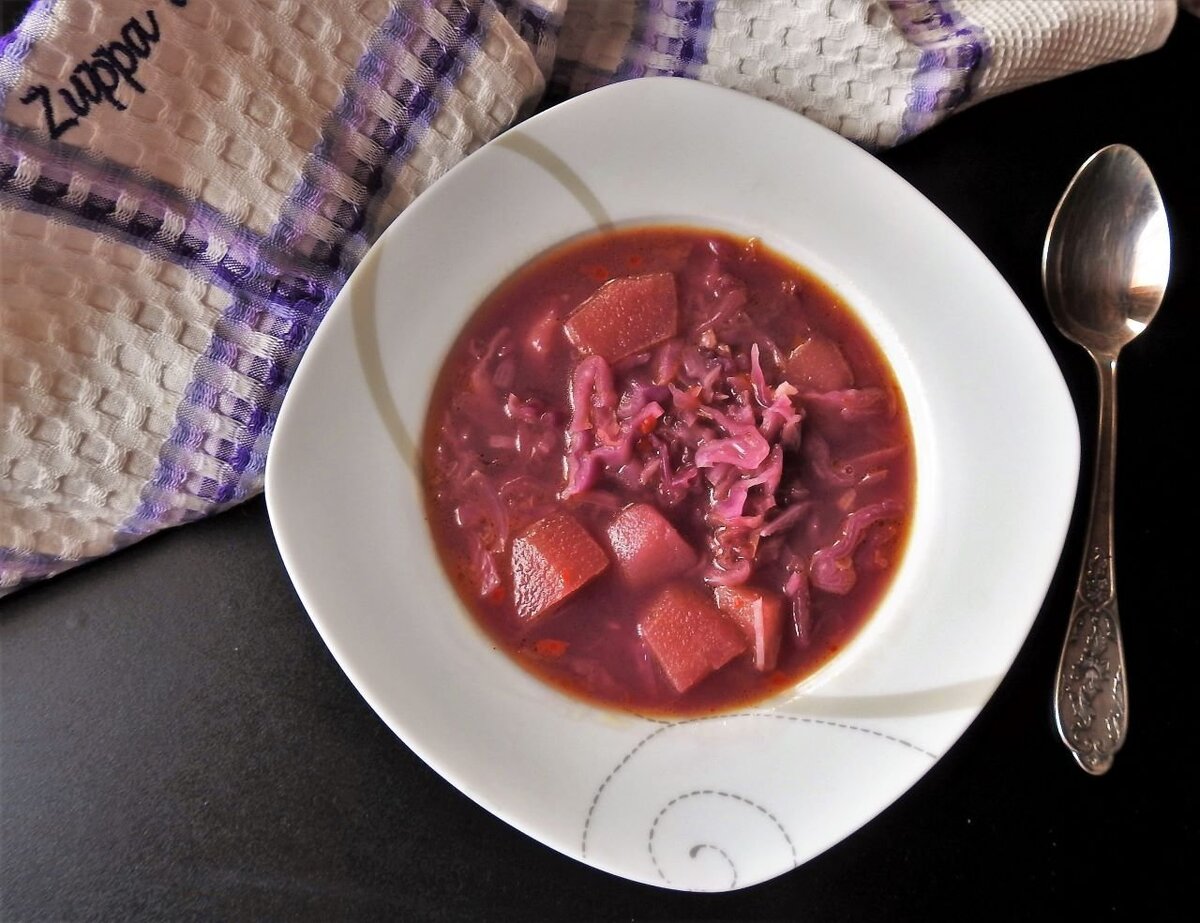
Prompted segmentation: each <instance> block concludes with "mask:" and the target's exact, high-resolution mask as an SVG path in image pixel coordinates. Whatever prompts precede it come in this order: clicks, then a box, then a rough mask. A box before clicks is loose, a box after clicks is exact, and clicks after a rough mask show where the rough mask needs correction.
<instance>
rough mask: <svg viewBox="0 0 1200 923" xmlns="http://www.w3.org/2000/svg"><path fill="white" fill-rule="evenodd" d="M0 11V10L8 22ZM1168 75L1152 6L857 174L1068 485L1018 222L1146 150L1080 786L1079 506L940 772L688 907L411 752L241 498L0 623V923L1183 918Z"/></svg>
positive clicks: (1188, 833)
mask: <svg viewBox="0 0 1200 923" xmlns="http://www.w3.org/2000/svg"><path fill="white" fill-rule="evenodd" d="M20 6H21V4H19V3H11V2H6V0H5V2H2V3H0V11H2V12H3V14H4V18H5V23H6V25H7V24H8V23H9V22H11V21H12V20H13V19H14V18H15V16H16V13H17V9H18V8H19V7H20ZM1197 61H1200V21H1198V20H1196V19H1194V18H1192V17H1190V16H1187V15H1181V16H1180V21H1179V24H1178V25H1177V27H1176V29H1175V32H1174V34H1173V35H1172V37H1171V39H1170V41H1169V43H1168V45H1167V47H1166V48H1165V49H1164V50H1162V51H1160V52H1157V53H1155V54H1152V55H1149V56H1147V57H1144V58H1141V59H1138V60H1135V61H1131V62H1125V63H1121V64H1115V65H1109V66H1107V67H1104V68H1100V69H1097V70H1094V71H1091V72H1088V73H1084V74H1079V75H1075V76H1071V77H1066V78H1063V79H1060V80H1056V81H1053V82H1051V83H1049V84H1045V85H1043V86H1040V87H1035V88H1031V89H1028V90H1024V91H1021V92H1018V93H1014V94H1011V95H1009V96H1006V97H1003V98H1001V99H997V100H993V101H990V102H987V103H983V104H982V105H980V106H978V107H976V108H974V109H971V110H970V111H968V112H965V113H963V114H961V115H958V116H955V117H953V118H952V119H951V120H950V121H949V122H947V123H946V124H944V125H942V126H940V127H938V128H935V129H934V130H932V131H930V132H929V133H927V134H926V135H924V136H921V137H919V138H917V139H916V140H914V141H912V142H910V143H908V144H906V145H904V146H903V147H901V148H900V149H898V150H895V151H892V152H889V153H886V154H884V155H883V157H882V159H883V161H884V162H885V163H887V164H888V165H889V166H891V167H892V168H893V169H895V170H897V171H898V172H899V173H900V174H901V175H903V176H904V177H905V178H907V179H908V180H909V181H910V182H912V183H913V184H914V185H915V186H916V187H917V188H918V189H920V190H921V191H922V192H924V193H925V194H926V195H927V196H928V197H929V198H930V199H932V200H933V201H934V202H935V203H936V204H937V205H938V206H939V207H940V208H942V209H943V210H944V211H945V212H946V213H947V214H948V215H949V216H950V217H951V218H952V219H953V220H954V221H955V222H957V223H958V224H959V226H961V227H962V228H963V230H964V231H965V232H966V233H967V235H968V236H970V237H971V238H972V239H973V240H974V241H975V242H976V243H977V244H978V245H979V246H980V247H981V248H982V249H983V251H984V252H985V253H986V254H987V255H988V257H989V258H990V259H991V260H992V261H993V262H994V263H995V264H996V266H997V267H998V268H999V270H1000V272H1001V273H1002V274H1003V275H1004V276H1005V278H1006V279H1007V280H1008V281H1009V283H1010V284H1011V285H1012V286H1013V288H1014V289H1015V290H1016V292H1017V294H1018V295H1019V296H1020V297H1021V299H1022V300H1023V301H1024V303H1025V304H1026V306H1027V307H1028V309H1029V311H1030V313H1031V314H1032V316H1033V317H1034V319H1035V320H1036V321H1037V323H1038V325H1039V326H1040V327H1041V328H1042V330H1043V332H1044V333H1045V335H1046V337H1047V339H1048V341H1049V342H1050V344H1051V347H1052V349H1053V350H1054V353H1055V355H1056V356H1057V358H1058V360H1059V362H1060V364H1061V366H1062V368H1063V371H1064V373H1065V375H1066V377H1067V380H1068V382H1069V383H1070V385H1071V388H1072V391H1073V393H1074V394H1075V396H1076V402H1077V407H1078V410H1079V413H1080V419H1081V420H1082V421H1084V423H1083V438H1084V463H1085V468H1086V467H1087V466H1088V465H1090V459H1091V456H1092V450H1093V446H1094V440H1093V437H1092V424H1091V420H1092V417H1093V414H1094V412H1095V404H1096V401H1095V390H1094V382H1093V374H1092V370H1091V366H1090V362H1089V360H1088V359H1087V357H1086V355H1085V354H1084V353H1083V352H1082V350H1080V349H1078V348H1077V347H1075V346H1072V345H1070V344H1068V343H1066V342H1065V341H1064V340H1062V339H1061V338H1060V337H1059V336H1058V335H1057V334H1056V333H1055V332H1054V330H1053V329H1052V327H1051V324H1050V321H1049V317H1048V314H1047V311H1046V308H1045V306H1044V303H1043V300H1042V296H1041V290H1040V282H1039V259H1040V250H1041V245H1042V239H1043V235H1044V233H1045V229H1046V225H1047V222H1048V220H1049V218H1050V214H1051V212H1052V210H1053V208H1054V205H1055V203H1056V202H1057V200H1058V198H1059V196H1060V194H1061V193H1062V191H1063V189H1064V187H1065V185H1066V183H1067V181H1068V180H1069V179H1070V178H1071V176H1072V174H1073V173H1074V171H1075V169H1076V168H1077V167H1078V166H1079V164H1080V163H1081V162H1082V161H1083V160H1084V159H1085V158H1086V157H1087V156H1088V155H1089V154H1090V153H1092V152H1093V151H1094V150H1096V149H1097V148H1099V147H1101V146H1103V145H1105V144H1108V143H1111V142H1115V141H1123V142H1126V143H1129V144H1132V145H1133V146H1134V147H1136V148H1137V149H1138V150H1139V151H1140V152H1141V153H1142V154H1143V155H1144V156H1145V157H1146V159H1147V160H1148V161H1149V163H1150V165H1151V166H1152V168H1153V169H1154V171H1155V174H1156V176H1157V177H1158V179H1159V183H1160V186H1161V189H1162V192H1163V196H1164V198H1165V200H1166V202H1167V204H1168V207H1169V209H1170V213H1171V223H1172V234H1173V239H1174V267H1173V279H1172V286H1171V291H1170V294H1169V297H1168V299H1167V303H1166V305H1165V307H1164V308H1163V310H1162V312H1161V313H1160V315H1159V318H1158V319H1157V320H1156V321H1155V324H1154V326H1153V327H1152V328H1151V329H1150V331H1149V332H1148V333H1147V334H1146V335H1145V336H1143V337H1142V338H1141V339H1139V340H1138V342H1136V343H1135V344H1134V345H1133V346H1132V347H1130V348H1129V349H1128V350H1127V351H1126V353H1124V354H1123V358H1122V366H1121V371H1122V381H1121V391H1120V408H1121V435H1120V438H1121V442H1120V451H1119V474H1118V485H1117V516H1118V524H1119V526H1118V533H1117V561H1118V569H1119V582H1120V600H1121V611H1122V613H1123V615H1124V630H1125V640H1126V645H1127V647H1126V650H1127V656H1128V659H1129V674H1130V684H1131V702H1132V729H1131V732H1130V735H1129V739H1128V742H1127V744H1126V746H1125V749H1124V750H1123V751H1122V752H1121V754H1120V755H1119V756H1118V758H1117V760H1116V765H1115V768H1114V769H1113V770H1112V772H1111V773H1110V774H1109V775H1108V776H1106V777H1103V778H1091V777H1089V776H1086V775H1085V774H1084V773H1083V772H1082V771H1081V770H1079V769H1078V768H1077V767H1076V766H1075V764H1074V762H1073V761H1072V759H1071V757H1070V756H1069V755H1068V754H1067V752H1066V750H1065V749H1064V748H1063V746H1062V744H1061V743H1060V742H1059V740H1058V735H1057V733H1056V731H1055V729H1054V723H1053V717H1052V712H1051V707H1050V696H1051V689H1052V683H1053V675H1054V669H1055V666H1056V663H1057V658H1058V650H1059V644H1060V642H1061V639H1062V635H1063V631H1064V627H1065V623H1066V616H1067V612H1068V610H1069V608H1070V602H1071V596H1072V592H1073V588H1074V580H1075V573H1076V571H1077V565H1078V561H1079V560H1080V556H1081V553H1082V547H1081V543H1082V526H1083V523H1082V515H1083V511H1082V504H1077V512H1076V520H1075V523H1074V526H1073V528H1072V532H1071V536H1070V539H1069V540H1068V543H1067V546H1066V549H1065V551H1064V556H1063V562H1062V565H1061V566H1060V568H1059V574H1058V577H1057V578H1056V580H1055V582H1054V584H1053V586H1052V588H1051V590H1050V593H1049V595H1048V597H1047V600H1046V604H1045V606H1044V608H1043V610H1042V612H1041V614H1040V615H1039V617H1038V620H1037V622H1036V624H1035V626H1034V628H1033V631H1032V633H1031V635H1030V637H1029V640H1028V642H1027V643H1026V645H1025V647H1024V649H1023V651H1022V653H1021V655H1020V657H1019V658H1018V660H1017V663H1016V665H1015V666H1014V668H1013V670H1012V672H1011V673H1010V674H1009V676H1008V677H1007V679H1006V680H1005V681H1004V683H1003V684H1002V685H1001V687H1000V689H999V691H998V692H997V693H996V695H995V697H994V698H993V700H992V701H991V703H990V704H989V705H988V706H987V707H986V708H985V709H984V711H983V713H982V714H981V715H980V716H979V718H978V720H977V721H976V722H975V723H974V724H973V725H972V727H971V728H970V730H969V731H968V732H967V733H966V735H965V736H964V737H963V738H962V740H961V741H960V742H959V743H958V744H956V745H955V746H954V747H953V748H952V749H951V750H950V752H949V753H948V755H947V756H946V757H945V758H944V759H943V760H941V761H940V762H939V763H938V764H937V765H936V766H935V767H934V768H933V769H932V770H931V771H930V772H929V773H928V775H926V776H925V777H924V778H923V779H922V780H921V781H920V782H918V783H917V784H916V785H915V786H914V787H913V788H912V789H911V790H910V791H909V792H908V793H907V794H906V795H905V796H904V797H902V798H901V799H900V800H899V801H898V802H897V803H896V804H895V805H893V806H892V807H891V808H889V809H888V810H887V811H885V812H884V813H883V814H882V815H881V816H880V817H879V818H877V819H876V820H875V821H873V822H872V823H870V824H868V825H867V826H866V827H865V828H864V829H862V830H860V831H859V832H857V833H855V834H853V835H852V836H850V837H849V838H848V839H846V840H845V841H843V842H842V843H840V844H839V845H837V846H835V847H833V848H832V849H830V850H829V851H828V852H826V853H824V854H823V855H821V856H819V857H817V858H816V859H814V860H812V861H811V862H809V863H807V864H806V865H804V866H802V867H801V868H799V869H797V870H795V871H793V872H791V873H789V874H787V875H784V876H782V877H780V878H777V879H775V880H773V881H771V882H768V883H766V884H763V885H759V886H757V887H754V888H750V889H748V890H745V891H740V892H735V893H732V894H725V895H712V896H703V895H690V894H681V893H676V892H671V891H665V890H659V889H656V888H651V887H647V886H643V885H637V884H632V883H629V882H626V881H623V880H620V879H617V878H614V877H611V876H609V875H607V874H604V873H602V872H598V871H595V870H593V869H591V868H588V867H586V866H584V865H581V864H579V863H577V862H575V861H573V860H571V859H567V858H565V857H563V856H561V855H559V854H557V853H555V852H552V851H551V850H549V849H547V848H545V847H543V846H541V845H540V844H538V843H536V842H534V841H533V840H531V839H529V838H527V837H525V836H524V835H522V834H520V833H518V832H516V831H515V830H513V829H511V828H510V827H508V826H507V825H505V824H504V823H502V822H501V821H499V820H496V819H495V818H493V817H492V816H491V815H489V814H488V813H487V812H485V811H484V810H483V809H481V808H479V807H477V806H476V805H475V804H474V803H473V802H471V801H470V800H469V799H467V798H466V797H465V796H463V795H461V794H459V793H458V792H457V791H456V790H455V789H453V788H452V787H451V786H450V785H449V784H447V783H446V782H444V781H442V779H441V778H440V777H438V776H437V775H436V774H434V773H433V772H432V771H431V770H430V769H428V768H427V767H426V766H425V765H424V764H423V763H422V762H421V761H420V760H418V759H417V758H416V757H415V756H414V755H413V754H412V753H410V752H409V750H408V749H407V748H406V747H405V746H404V745H403V744H401V743H400V742H399V741H398V740H397V739H396V738H395V737H394V736H393V735H392V733H391V732H390V731H389V730H388V729H387V728H386V727H385V726H384V725H383V723H382V722H381V721H380V720H379V719H378V718H376V717H375V715H374V714H373V713H372V712H371V710H370V709H369V708H368V707H367V706H366V705H365V704H364V703H363V701H362V700H361V699H360V698H359V696H358V694H357V693H356V692H355V690H354V688H353V687H352V686H351V685H350V683H349V682H348V681H347V679H346V678H345V677H344V676H343V675H342V673H341V671H340V670H339V668H338V667H337V665H336V664H335V663H334V661H333V659H332V657H331V656H330V655H329V653H328V652H327V651H326V649H325V648H324V646H323V645H322V643H321V641H320V639H319V638H318V636H317V634H316V632H315V631H314V629H313V628H312V626H311V624H310V622H309V620H308V618H307V616H306V615H305V613H304V610H303V609H302V608H301V606H300V603H299V602H298V601H297V599H296V597H295V595H294V593H293V591H292V588H291V584H290V583H289V581H288V578H287V575H286V573H285V572H284V569H283V566H282V564H281V563H280V560H279V556H278V554H277V552H276V549H275V544H274V541H273V540H272V536H271V530H270V526H269V524H268V521H267V515H266V509H265V506H264V504H263V502H262V500H261V499H259V500H255V501H253V502H251V503H247V504H245V505H244V506H242V507H240V508H238V509H236V510H234V511H232V512H229V513H226V514H224V515H221V516H217V517H215V518H213V519H210V520H208V521H205V522H202V523H198V524H195V525H192V526H188V527H186V528H183V529H179V530H175V531H172V532H169V533H165V534H162V535H159V536H157V537H155V538H152V539H149V540H147V541H145V542H144V543H142V544H141V545H138V546H136V547H134V548H132V549H130V550H127V551H125V552H122V553H120V554H118V555H116V556H114V557H112V558H110V559H108V560H105V561H101V562H99V563H97V564H93V565H90V566H87V567H83V568H79V569H78V570H76V571H74V572H72V573H68V574H66V575H64V576H62V577H59V578H56V579H54V580H51V581H49V582H47V583H45V584H43V585H39V586H35V587H32V588H30V589H27V590H25V591H22V592H19V593H17V594H15V595H14V596H12V597H10V598H8V599H6V600H4V601H3V602H0V918H3V919H4V920H6V921H25V920H75V919H133V918H137V919H164V920H167V919H169V920H184V919H198V918H205V919H212V918H225V919H231V918H259V919H265V918H270V919H281V920H282V919H288V920H337V919H374V918H403V919H497V920H501V919H519V920H539V919H579V918H594V919H637V920H643V919H766V918H803V919H812V920H875V919H899V920H904V919H948V920H950V919H953V920H958V919H963V918H981V919H1014V918H1017V917H1019V916H1029V915H1034V916H1035V918H1040V917H1041V916H1043V915H1044V914H1046V913H1048V912H1056V913H1061V914H1063V915H1068V914H1069V916H1070V918H1071V919H1087V918H1089V917H1095V916H1101V917H1129V916H1132V915H1133V914H1134V912H1136V911H1142V912H1149V913H1150V914H1151V918H1154V919H1182V918H1184V917H1185V914H1186V916H1187V917H1188V918H1191V913H1193V912H1194V910H1195V907H1194V906H1193V905H1194V903H1195V899H1194V897H1193V892H1194V887H1193V882H1192V877H1193V875H1194V869H1195V861H1196V859H1197V858H1198V857H1200V849H1198V843H1197V840H1198V837H1197V827H1198V825H1197V796H1196V786H1195V783H1194V778H1195V770H1194V768H1193V767H1192V765H1191V763H1190V760H1189V759H1188V757H1187V756H1186V754H1185V752H1184V750H1183V748H1184V747H1185V746H1186V745H1188V743H1189V742H1190V740H1191V739H1192V737H1193V736H1194V728H1195V717H1194V714H1193V713H1190V712H1189V711H1188V710H1187V709H1188V708H1190V706H1191V705H1192V704H1194V702H1195V699H1196V694H1195V680H1194V675H1195V672H1196V666H1195V657H1196V650H1197V641H1200V626H1198V625H1197V608H1198V607H1197V605H1196V602H1195V597H1194V596H1192V595H1191V593H1190V585H1189V584H1188V583H1187V581H1188V580H1189V579H1190V577H1188V574H1189V573H1192V572H1193V570H1194V569H1195V568H1196V567H1197V550H1198V543H1197V539H1196V533H1195V531H1194V527H1195V523H1196V521H1197V515H1196V514H1197V504H1196V501H1195V482H1196V475H1195V473H1194V466H1193V464H1192V462H1191V460H1192V459H1194V454H1192V453H1190V452H1186V451H1185V450H1184V448H1183V447H1182V446H1181V445H1180V443H1181V440H1183V439H1184V438H1189V437H1190V432H1189V431H1190V430H1191V429H1192V427H1193V426H1194V424H1195V422H1196V420H1197V401H1196V398H1197V387H1196V383H1195V381H1196V380H1195V376H1194V363H1195V351H1194V346H1193V341H1194V337H1195V335H1196V334H1197V332H1198V331H1197V323H1196V317H1197V312H1198V311H1200V281H1198V279H1197V269H1196V259H1195V252H1196V245H1197V240H1198V238H1197V235H1198V230H1197V228H1198V227H1200V157H1198V156H1197V155H1198V151H1197V144H1196V141H1195V138H1196V134H1195V129H1196V116H1197V114H1198V107H1197V105H1196V91H1197V89H1198V88H1200V79H1198V78H1200V72H1198V71H1197V70H1196V68H1197V63H1196V62H1197ZM963 298H964V299H969V298H970V292H963ZM1012 374H1013V375H1014V376H1018V375H1020V374H1021V370H1020V368H1013V369H1012ZM996 425H997V426H1003V425H1005V421H1003V420H997V421H996ZM1027 528H1029V529H1031V530H1032V529H1037V528H1039V524H1038V523H1037V522H1030V523H1028V524H1027ZM1189 907H1191V908H1192V909H1191V910H1190V911H1189V910H1188V908H1189ZM1140 915H1141V914H1139V916H1140Z"/></svg>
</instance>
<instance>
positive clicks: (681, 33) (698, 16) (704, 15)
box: [547, 0, 717, 102]
mask: <svg viewBox="0 0 1200 923" xmlns="http://www.w3.org/2000/svg"><path fill="white" fill-rule="evenodd" d="M716 6H717V0H636V6H635V11H634V22H633V28H632V30H631V32H630V37H629V41H628V42H627V43H626V45H625V48H624V49H623V50H622V52H621V60H620V63H619V64H618V65H617V67H616V68H615V69H614V70H611V71H603V70H600V69H598V68H596V67H593V66H590V65H586V64H584V63H582V62H580V61H568V60H559V61H557V62H556V63H555V68H554V73H553V74H552V76H551V80H550V88H549V89H548V91H547V101H549V102H556V101H558V100H561V99H565V98H566V97H567V96H568V95H575V94H578V93H580V92H584V91H586V90H590V89H593V88H595V87H598V86H603V85H604V84H607V83H614V82H616V81H619V80H632V79H634V78H637V77H661V76H671V77H693V78H694V77H698V76H699V73H700V68H701V67H702V66H703V65H704V64H706V63H708V43H709V39H710V38H711V37H712V32H713V14H714V11H715V10H716ZM581 75H583V76H584V77H585V78H586V79H585V80H584V81H583V82H582V84H581V83H580V82H579V78H580V76H581Z"/></svg>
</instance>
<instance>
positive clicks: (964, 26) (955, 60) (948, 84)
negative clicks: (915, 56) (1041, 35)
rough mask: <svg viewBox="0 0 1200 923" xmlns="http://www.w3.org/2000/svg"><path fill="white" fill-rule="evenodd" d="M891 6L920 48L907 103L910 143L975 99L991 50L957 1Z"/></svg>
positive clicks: (915, 0)
mask: <svg viewBox="0 0 1200 923" xmlns="http://www.w3.org/2000/svg"><path fill="white" fill-rule="evenodd" d="M888 7H889V9H890V10H891V11H892V16H893V18H894V19H895V21H896V24H897V25H898V26H899V27H900V30H901V31H902V32H903V33H904V36H905V38H907V39H908V40H909V41H910V42H911V43H912V44H914V45H916V46H917V47H918V48H920V49H921V57H920V59H919V60H918V62H917V69H916V72H915V74H914V75H913V88H912V90H911V91H910V92H909V95H908V99H907V100H906V109H905V113H904V119H903V133H902V135H901V140H905V139H907V138H910V137H912V136H913V135H915V134H917V133H918V132H920V131H922V130H924V129H926V128H928V127H929V126H931V125H933V124H935V123H937V122H938V121H940V120H941V119H943V118H944V117H945V116H946V115H948V114H949V113H950V112H953V111H954V110H955V109H957V108H958V107H959V106H961V105H962V104H963V103H964V102H966V101H967V100H968V99H969V98H970V95H971V90H972V83H973V81H974V80H975V77H976V74H977V73H978V72H979V70H980V68H981V67H982V66H983V65H984V64H985V63H986V61H987V58H988V56H989V54H990V46H989V44H988V40H987V36H986V34H985V33H984V32H983V30H982V29H980V28H979V27H978V26H976V25H974V24H973V23H970V22H968V21H967V20H966V19H965V18H964V17H963V16H962V14H961V13H960V12H958V10H957V9H955V8H954V5H953V3H952V0H888Z"/></svg>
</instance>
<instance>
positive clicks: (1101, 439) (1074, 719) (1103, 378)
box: [1054, 355, 1129, 775]
mask: <svg viewBox="0 0 1200 923" xmlns="http://www.w3.org/2000/svg"><path fill="white" fill-rule="evenodd" d="M1093 358H1094V359H1095V360H1096V370H1097V372H1098V375H1099V379H1100V427H1099V433H1098V438H1097V440H1096V467H1095V472H1094V476H1093V481H1092V508H1091V515H1090V517H1089V520H1088V531H1087V545H1086V546H1085V548H1086V550H1085V551H1084V558H1083V567H1082V570H1081V572H1080V574H1079V585H1078V586H1077V587H1076V590H1075V604H1074V606H1073V607H1072V609H1071V619H1070V622H1069V624H1068V626H1067V636H1066V639H1065V640H1064V641H1063V649H1062V657H1061V658H1060V660H1059V662H1058V676H1057V678H1056V681H1055V693H1054V698H1055V706H1056V712H1057V718H1058V732H1059V734H1060V735H1061V736H1062V739H1063V743H1065V744H1066V745H1067V747H1068V748H1070V750H1071V752H1072V753H1073V754H1074V755H1075V760H1076V761H1077V762H1078V763H1079V765H1080V766H1082V767H1083V768H1084V769H1085V770H1087V771H1088V772H1090V773H1091V774H1092V775H1102V774H1103V773H1105V772H1108V770H1109V769H1110V768H1111V767H1112V761H1113V756H1114V755H1115V754H1116V752H1117V751H1118V750H1120V749H1121V744H1123V743H1124V742H1125V729H1126V726H1127V725H1128V723H1129V711H1128V707H1127V702H1128V699H1127V695H1126V689H1125V651H1124V648H1123V646H1122V643H1121V624H1120V621H1119V620H1118V618H1117V584H1116V574H1115V570H1114V567H1113V482H1114V477H1113V475H1114V473H1115V470H1116V460H1117V459H1116V456H1117V359H1116V356H1115V355H1112V356H1096V355H1093Z"/></svg>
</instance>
